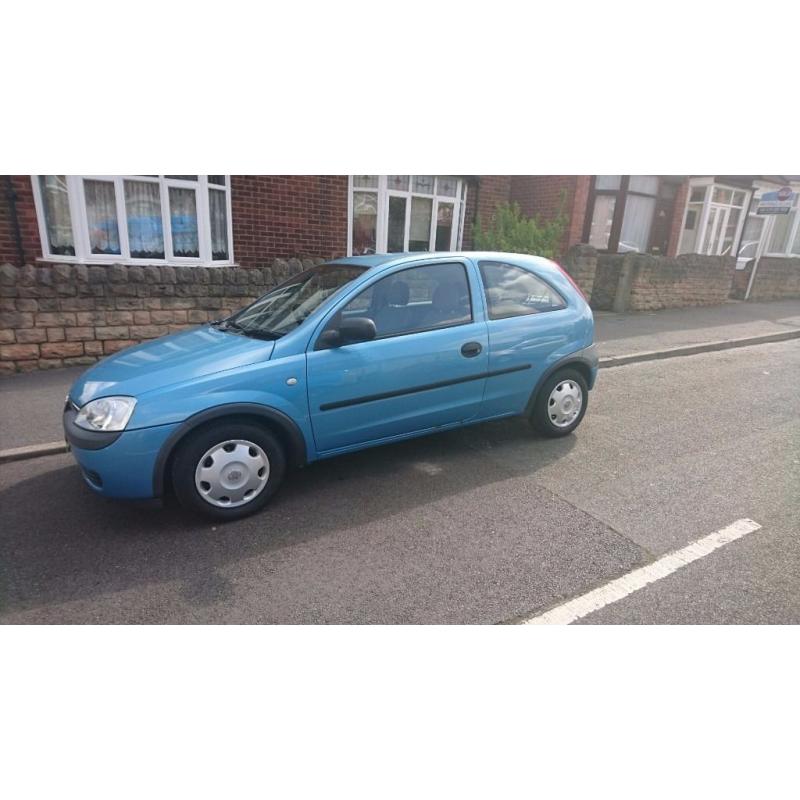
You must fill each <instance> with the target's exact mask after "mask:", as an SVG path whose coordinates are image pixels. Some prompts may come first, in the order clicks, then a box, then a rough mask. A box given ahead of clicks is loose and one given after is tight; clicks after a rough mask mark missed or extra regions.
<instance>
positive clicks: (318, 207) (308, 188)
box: [0, 175, 800, 267]
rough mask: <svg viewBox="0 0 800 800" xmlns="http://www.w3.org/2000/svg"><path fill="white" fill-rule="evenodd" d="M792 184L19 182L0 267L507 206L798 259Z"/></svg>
mask: <svg viewBox="0 0 800 800" xmlns="http://www.w3.org/2000/svg"><path fill="white" fill-rule="evenodd" d="M785 184H790V185H792V184H793V185H794V188H796V189H797V188H800V186H799V185H798V184H800V180H798V179H797V176H795V177H794V178H793V177H792V176H775V177H769V176H691V177H688V176H655V175H652V176H646V175H638V176H636V175H635V176H625V175H622V176H620V175H599V176H588V175H483V176H430V175H427V176H426V175H416V176H408V175H389V176H369V175H357V176H330V175H294V176H280V175H265V176H237V175H234V176H224V175H210V176H203V175H201V176H196V175H173V176H34V177H31V176H28V175H14V176H5V177H4V178H2V186H0V190H1V191H0V263H10V264H15V265H17V266H21V265H23V264H25V263H31V264H36V263H47V262H54V263H82V264H110V263H121V264H128V265H146V264H157V265H173V266H231V265H240V266H243V267H253V266H265V265H269V264H270V263H272V261H273V260H274V259H276V258H293V257H301V258H302V257H308V258H330V257H332V256H338V255H345V254H351V253H358V252H369V251H373V250H377V251H378V252H394V251H403V250H411V251H414V250H420V251H423V250H450V249H463V248H468V247H469V246H470V245H471V238H472V237H471V232H472V227H473V225H474V223H475V220H476V219H477V218H480V219H482V220H484V221H487V220H488V219H489V218H490V217H491V215H492V212H493V211H494V209H495V208H496V206H497V204H498V203H502V202H515V203H517V204H518V205H519V206H520V208H521V210H522V212H523V214H525V215H526V216H533V217H539V218H542V219H552V218H554V217H555V216H556V215H558V214H559V213H562V214H564V215H565V217H566V219H567V224H566V229H565V232H564V241H563V249H564V250H565V251H566V250H567V249H568V248H569V247H570V246H572V245H574V244H578V243H588V244H591V245H593V246H594V247H595V248H596V249H597V250H598V251H600V252H611V253H615V252H649V253H655V254H663V255H675V254H677V253H679V252H700V253H704V254H708V255H729V254H731V255H736V254H738V252H739V246H740V244H741V243H742V242H744V243H745V247H744V252H743V253H742V255H743V256H747V257H749V258H753V257H754V256H755V255H756V254H757V253H758V252H759V249H760V251H761V252H768V253H770V254H771V255H780V254H782V255H786V256H789V255H793V254H795V255H796V254H798V251H800V232H799V231H798V214H797V213H796V210H793V211H792V213H791V214H789V215H786V218H785V219H780V220H778V219H777V217H775V218H770V217H767V216H760V215H758V214H756V213H755V212H756V206H757V203H758V198H759V196H760V194H761V193H763V192H765V191H769V190H770V189H773V190H774V189H775V188H776V187H780V186H782V185H785ZM795 202H796V201H795ZM795 208H796V207H795ZM776 220H777V222H776ZM776 226H777V228H778V230H777V231H776V233H775V235H772V232H773V229H774V228H776ZM742 234H744V236H742Z"/></svg>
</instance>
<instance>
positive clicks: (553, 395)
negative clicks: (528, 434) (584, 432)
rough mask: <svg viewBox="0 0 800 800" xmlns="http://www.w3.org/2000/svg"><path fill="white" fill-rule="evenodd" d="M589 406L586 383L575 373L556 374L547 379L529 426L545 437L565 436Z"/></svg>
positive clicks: (579, 420)
mask: <svg viewBox="0 0 800 800" xmlns="http://www.w3.org/2000/svg"><path fill="white" fill-rule="evenodd" d="M588 402H589V388H588V386H587V385H586V379H585V378H584V377H583V375H581V374H580V372H578V371H577V370H574V369H563V370H559V371H558V372H556V373H555V375H552V376H551V377H549V378H548V379H547V380H546V381H545V382H544V385H543V386H542V388H541V389H540V391H539V394H538V395H537V397H536V403H535V405H534V407H533V413H532V414H531V424H532V425H533V427H534V428H536V430H537V431H539V433H542V434H544V435H545V436H552V437H557V436H567V435H568V434H570V433H572V431H574V430H575V428H577V427H578V425H580V423H581V420H582V419H583V415H584V414H585V413H586V406H587V404H588Z"/></svg>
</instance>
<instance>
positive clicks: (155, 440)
mask: <svg viewBox="0 0 800 800" xmlns="http://www.w3.org/2000/svg"><path fill="white" fill-rule="evenodd" d="M74 419H75V411H74V409H73V408H71V407H69V406H68V407H67V408H66V409H65V410H64V436H65V438H66V440H67V442H68V444H69V445H70V448H71V450H72V454H73V455H74V456H75V460H76V461H77V462H78V465H79V466H80V468H81V472H82V473H83V479H84V480H85V481H86V484H87V485H88V486H89V487H90V488H91V489H92V490H93V491H95V492H97V493H98V494H102V495H104V496H105V497H117V498H124V499H128V500H147V499H151V498H153V497H155V491H154V487H153V477H154V474H155V467H156V460H157V458H158V454H159V451H160V450H161V447H162V445H163V444H164V442H165V441H166V440H167V438H168V437H169V435H170V434H171V433H172V432H173V431H174V430H175V429H176V428H177V427H178V425H179V424H180V423H175V424H174V425H159V426H157V427H155V428H139V429H138V430H126V431H121V432H115V433H109V432H106V431H86V430H83V429H82V428H78V427H77V426H76V425H75V424H74Z"/></svg>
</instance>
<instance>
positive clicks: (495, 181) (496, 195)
mask: <svg viewBox="0 0 800 800" xmlns="http://www.w3.org/2000/svg"><path fill="white" fill-rule="evenodd" d="M510 194H511V176H510V175H480V176H477V175H476V176H474V177H473V178H472V179H468V181H467V205H466V209H465V210H464V239H463V242H462V247H463V249H464V250H471V249H472V248H473V247H474V243H473V236H472V230H473V227H474V225H475V223H476V222H477V221H478V220H480V222H481V225H482V226H484V227H485V226H487V225H488V224H489V222H490V220H491V218H492V215H493V214H494V211H495V209H496V208H497V206H498V205H499V204H501V203H508V202H509V200H510Z"/></svg>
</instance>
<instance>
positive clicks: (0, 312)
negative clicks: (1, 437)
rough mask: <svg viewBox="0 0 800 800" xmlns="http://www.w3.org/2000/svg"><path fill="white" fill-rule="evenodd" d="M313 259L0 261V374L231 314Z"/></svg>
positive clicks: (94, 354)
mask: <svg viewBox="0 0 800 800" xmlns="http://www.w3.org/2000/svg"><path fill="white" fill-rule="evenodd" d="M319 260H321V259H319ZM313 263H315V261H314V260H312V259H308V260H306V261H305V262H301V261H300V260H299V259H290V260H288V261H287V260H282V259H278V260H276V261H274V262H273V263H272V265H271V266H269V267H263V268H251V269H244V268H241V267H178V268H175V267H128V266H122V265H120V264H115V265H112V266H90V267H87V266H83V265H80V264H55V265H53V266H36V267H34V266H31V265H27V266H25V267H22V268H18V267H15V266H12V265H11V264H3V265H2V266H0V374H9V373H12V372H26V371H30V370H35V369H49V368H53V367H63V366H72V365H76V364H91V363H92V362H94V361H96V360H97V359H98V358H99V357H101V356H103V355H107V354H108V353H114V352H116V351H117V350H121V349H122V348H123V347H127V346H128V345H131V344H135V343H136V342H140V341H143V340H146V339H153V338H155V337H157V336H163V335H164V334H167V333H174V332H175V331H179V330H182V329H184V328H187V327H191V326H193V325H197V324H199V323H203V322H207V321H209V320H211V319H216V318H218V317H221V316H225V315H227V314H230V313H231V312H233V311H234V310H236V309H237V308H240V307H242V306H244V305H246V304H247V303H249V302H251V301H252V300H254V299H255V298H256V297H258V296H259V295H261V294H263V293H264V292H265V291H267V290H268V289H270V288H271V287H273V286H275V285H276V284H277V283H279V282H280V281H282V280H285V279H286V278H287V277H288V276H289V275H292V274H294V273H296V272H299V271H301V270H302V269H304V268H306V267H308V266H311V265H312V264H313Z"/></svg>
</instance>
